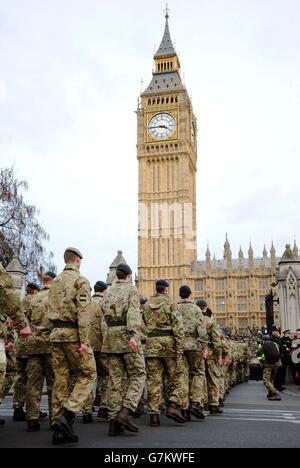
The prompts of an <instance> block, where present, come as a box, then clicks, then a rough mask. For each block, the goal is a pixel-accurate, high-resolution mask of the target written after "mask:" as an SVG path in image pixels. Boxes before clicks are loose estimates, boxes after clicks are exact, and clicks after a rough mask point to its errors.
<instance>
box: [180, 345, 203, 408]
mask: <svg viewBox="0 0 300 468" xmlns="http://www.w3.org/2000/svg"><path fill="white" fill-rule="evenodd" d="M183 372H184V378H183V382H184V389H183V402H182V408H183V409H188V408H189V406H190V404H191V403H197V404H199V405H200V406H201V407H202V408H203V407H204V391H203V390H204V380H205V365H204V359H203V357H202V355H200V354H199V352H196V351H185V353H184V357H183Z"/></svg>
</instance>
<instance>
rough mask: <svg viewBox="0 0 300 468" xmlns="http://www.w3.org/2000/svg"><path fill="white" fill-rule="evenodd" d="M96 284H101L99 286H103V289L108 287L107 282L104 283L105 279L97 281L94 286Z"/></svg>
mask: <svg viewBox="0 0 300 468" xmlns="http://www.w3.org/2000/svg"><path fill="white" fill-rule="evenodd" d="M96 286H99V288H101V289H102V291H105V290H106V289H107V284H106V283H104V281H97V283H96V284H95V286H94V288H96Z"/></svg>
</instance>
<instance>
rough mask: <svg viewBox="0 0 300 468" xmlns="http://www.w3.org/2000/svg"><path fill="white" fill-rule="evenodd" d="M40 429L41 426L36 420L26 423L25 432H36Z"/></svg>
mask: <svg viewBox="0 0 300 468" xmlns="http://www.w3.org/2000/svg"><path fill="white" fill-rule="evenodd" d="M40 429H41V426H40V423H39V422H38V420H37V419H33V420H31V421H27V432H38V431H39V430H40Z"/></svg>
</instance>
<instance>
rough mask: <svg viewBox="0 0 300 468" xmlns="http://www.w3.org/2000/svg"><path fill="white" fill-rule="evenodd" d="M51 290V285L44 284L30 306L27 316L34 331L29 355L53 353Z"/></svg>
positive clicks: (29, 343)
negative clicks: (50, 318)
mask: <svg viewBox="0 0 300 468" xmlns="http://www.w3.org/2000/svg"><path fill="white" fill-rule="evenodd" d="M49 290H50V286H47V285H46V286H44V287H43V289H42V290H41V291H40V292H39V294H37V295H36V296H33V298H32V300H31V302H30V305H29V308H28V312H27V317H28V319H29V321H30V326H31V331H32V336H31V337H30V339H29V340H28V347H27V352H28V354H29V355H31V354H51V343H50V333H51V330H52V324H51V322H50V320H49V317H48V303H49Z"/></svg>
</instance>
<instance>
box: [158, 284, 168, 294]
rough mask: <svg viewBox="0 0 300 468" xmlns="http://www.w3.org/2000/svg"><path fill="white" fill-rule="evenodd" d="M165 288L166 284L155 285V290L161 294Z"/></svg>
mask: <svg viewBox="0 0 300 468" xmlns="http://www.w3.org/2000/svg"><path fill="white" fill-rule="evenodd" d="M166 290H167V286H162V285H160V284H157V285H156V292H157V293H158V294H163V293H164V292H166Z"/></svg>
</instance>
